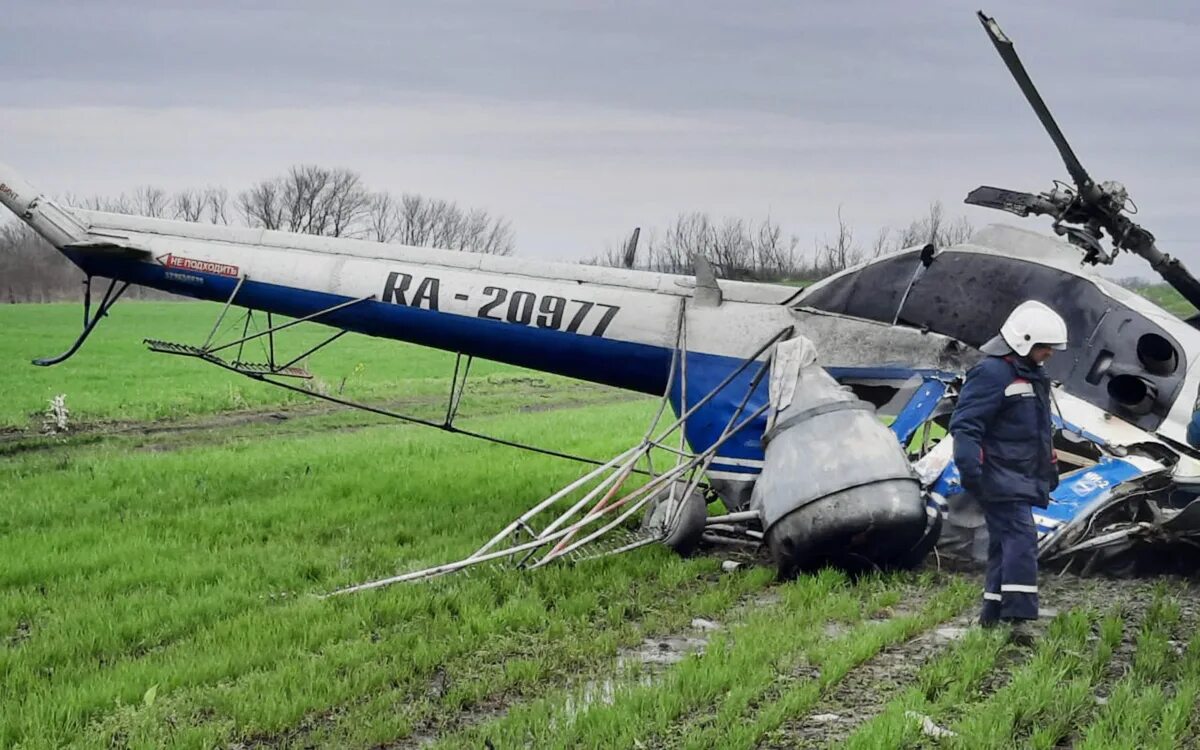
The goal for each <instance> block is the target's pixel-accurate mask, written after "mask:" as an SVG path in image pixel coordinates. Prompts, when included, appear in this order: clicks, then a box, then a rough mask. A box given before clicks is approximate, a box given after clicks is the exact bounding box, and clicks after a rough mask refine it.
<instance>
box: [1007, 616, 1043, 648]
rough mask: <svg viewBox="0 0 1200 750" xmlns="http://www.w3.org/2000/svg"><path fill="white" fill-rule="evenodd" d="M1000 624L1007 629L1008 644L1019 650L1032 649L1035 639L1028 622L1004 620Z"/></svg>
mask: <svg viewBox="0 0 1200 750" xmlns="http://www.w3.org/2000/svg"><path fill="white" fill-rule="evenodd" d="M1002 622H1003V623H1004V625H1005V626H1007V627H1008V642H1009V643H1011V644H1012V645H1014V646H1017V647H1019V648H1033V646H1034V644H1035V643H1036V642H1037V638H1036V637H1035V635H1034V632H1033V624H1032V623H1031V622H1030V621H1029V620H1016V619H1006V620H1003V621H1002Z"/></svg>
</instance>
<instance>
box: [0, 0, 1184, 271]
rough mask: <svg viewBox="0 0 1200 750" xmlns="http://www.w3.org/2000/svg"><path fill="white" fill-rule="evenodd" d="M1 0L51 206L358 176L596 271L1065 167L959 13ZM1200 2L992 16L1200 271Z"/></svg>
mask: <svg viewBox="0 0 1200 750" xmlns="http://www.w3.org/2000/svg"><path fill="white" fill-rule="evenodd" d="M2 5H3V7H4V12H3V23H2V24H0V92H2V94H0V161H6V162H8V163H10V164H12V165H13V166H14V167H16V168H17V169H18V170H20V171H22V172H23V173H24V174H25V176H26V177H27V178H28V179H29V180H30V181H31V182H33V183H34V184H35V185H37V186H39V187H40V188H41V189H43V190H46V191H47V192H51V193H64V192H70V193H73V194H84V195H87V194H93V193H118V192H121V191H123V190H130V189H132V188H134V187H136V186H138V185H144V184H154V185H160V186H163V187H166V188H171V189H175V188H182V187H187V186H203V185H208V184H214V185H224V186H226V187H229V188H230V189H231V190H237V189H240V188H241V187H243V186H245V185H247V184H249V183H250V182H252V181H254V180H257V179H261V178H263V177H267V176H271V175H273V174H276V173H279V172H281V171H283V170H284V169H286V168H287V167H288V166H289V165H291V164H293V163H296V162H315V163H319V164H323V165H328V166H347V167H350V168H353V169H355V170H358V171H359V172H361V173H362V174H363V176H364V177H365V179H366V181H367V183H368V184H369V185H370V186H371V187H374V188H380V189H383V188H386V189H389V190H394V191H414V192H421V193H425V194H428V195H432V196H436V197H444V198H452V199H456V200H459V201H460V202H462V203H464V204H468V205H476V206H481V207H485V208H487V209H489V210H491V211H493V212H495V213H498V214H502V215H504V216H507V217H509V218H510V219H511V220H512V223H513V227H514V229H515V230H516V234H517V244H518V252H519V253H520V254H521V255H524V256H528V257H541V258H561V259H578V258H580V257H583V256H588V255H592V254H595V253H597V252H599V251H600V250H602V249H603V248H604V247H605V246H606V245H607V244H610V243H613V242H615V241H617V240H618V239H619V238H620V237H621V236H622V235H624V234H625V233H626V232H627V231H628V230H629V229H630V228H631V227H633V226H635V225H641V226H643V227H653V226H663V225H665V224H666V223H667V222H668V221H669V220H670V219H671V218H672V217H673V216H674V215H676V214H677V213H679V212H681V211H690V210H703V211H709V212H711V213H713V214H714V215H720V216H724V215H735V216H743V217H747V218H752V217H753V218H758V217H762V216H765V215H767V214H770V215H771V216H772V217H773V218H775V219H777V220H778V221H779V222H780V223H782V224H783V225H784V227H785V229H786V230H788V231H789V232H792V233H795V234H796V235H798V236H799V237H801V239H802V240H803V242H804V243H805V244H806V245H807V244H810V243H811V242H812V239H813V238H814V237H819V236H821V235H823V234H829V233H831V232H832V230H833V227H834V226H835V223H836V212H837V210H838V206H839V205H840V206H842V210H843V213H844V214H845V216H846V217H847V218H848V219H849V220H850V222H851V223H852V224H853V225H854V226H855V228H856V229H857V231H858V234H859V235H860V236H861V237H862V238H863V239H864V241H866V240H868V238H869V237H871V236H872V235H874V233H875V231H876V230H877V228H879V227H881V226H889V225H890V226H896V225H902V224H906V223H907V222H908V221H909V220H910V219H912V218H913V217H915V216H917V215H919V214H921V213H922V212H923V211H924V210H925V208H926V207H927V205H928V204H929V203H930V202H931V201H934V200H941V201H942V202H944V203H945V204H946V206H947V208H949V209H950V210H951V211H952V212H960V211H961V212H962V213H965V214H966V215H968V216H969V217H970V219H971V220H972V221H973V222H974V223H976V224H977V225H982V224H985V223H988V222H991V221H994V220H1001V221H1004V220H1007V219H1006V218H1005V216H1006V215H1004V214H998V213H994V212H988V211H984V210H982V209H969V208H967V207H965V206H961V200H962V198H963V196H964V195H965V194H966V193H967V192H968V191H969V190H970V189H972V188H973V187H975V186H976V185H979V184H993V185H999V186H1005V187H1011V188H1015V189H1026V190H1041V189H1044V188H1046V187H1048V186H1049V184H1050V180H1051V179H1053V178H1066V176H1067V175H1066V172H1065V169H1064V168H1063V166H1062V164H1061V162H1060V161H1059V159H1058V155H1057V153H1056V151H1055V150H1054V148H1053V146H1052V144H1051V143H1050V141H1049V139H1048V138H1047V137H1046V135H1045V134H1044V132H1043V131H1042V130H1041V128H1040V126H1039V124H1038V122H1037V120H1036V119H1035V117H1034V115H1033V113H1032V112H1031V111H1030V110H1029V109H1028V107H1027V105H1026V104H1025V102H1024V99H1023V98H1022V97H1021V94H1020V92H1019V90H1018V89H1017V88H1016V85H1015V84H1014V83H1013V82H1012V80H1011V78H1010V77H1009V75H1008V73H1007V72H1006V71H1005V69H1004V66H1003V63H1002V62H1001V61H1000V59H999V57H998V56H997V55H996V52H995V51H994V49H993V48H992V46H991V44H990V43H989V42H988V40H987V37H986V35H985V34H984V32H983V30H982V28H981V27H980V25H979V23H978V21H977V20H976V18H975V15H974V7H973V6H971V5H967V4H964V3H962V2H954V1H952V0H933V1H930V0H926V1H925V2H921V3H896V2H874V3H860V2H846V1H845V0H838V1H837V2H814V1H812V0H810V1H808V2H796V1H795V0H792V1H787V2H739V3H731V2H727V1H726V2H712V1H710V0H690V1H689V2H671V3H668V2H641V3H636V4H635V3H628V4H618V3H601V2H592V3H570V2H562V1H555V0H541V1H534V2H519V3H517V2H500V1H498V0H492V1H487V0H479V1H470V0H461V1H460V0H438V1H437V2H429V3H422V4H415V3H397V2H382V1H380V2H354V1H352V0H341V1H340V2H335V3H330V2H320V3H316V2H307V1H301V0H292V1H290V2H286V3H285V2H274V3H267V2H250V1H248V0H241V1H240V2H227V1H225V0H209V1H208V2H204V3H196V2H192V1H189V2H186V3H184V2H170V1H165V0H155V1H153V2H150V1H145V2H143V1H141V0H137V1H135V0H105V1H104V2H94V1H91V0H89V1H87V2H84V1H82V0H75V1H67V0H62V1H59V0H38V2H31V3H17V2H16V1H15V0H5V2H4V3H3V4H2ZM1198 8H1200V6H1197V5H1196V4H1195V3H1192V2H1182V1H1179V2H1175V1H1172V2H1157V3H1153V4H1150V3H1130V2H1127V1H1120V2H1118V1H1115V0H1088V1H1087V2H1054V3H1048V2H1045V1H1044V0H1040V1H1038V2H1032V1H1028V2H1027V1H1016V2H1014V1H1013V0H1009V1H1008V2H1005V3H1002V4H1001V3H995V5H994V7H992V8H985V10H988V11H989V12H992V13H994V14H995V15H996V16H997V20H998V21H999V22H1000V23H1001V25H1002V27H1003V28H1004V30H1005V31H1006V32H1007V33H1008V35H1009V36H1010V37H1012V38H1013V40H1014V41H1015V43H1016V45H1017V50H1018V52H1019V53H1020V54H1021V56H1022V58H1023V60H1024V61H1025V64H1026V67H1027V68H1028V69H1029V71H1030V73H1031V75H1032V76H1033V78H1034V80H1035V82H1036V83H1037V84H1038V85H1039V87H1040V89H1041V91H1042V94H1043V96H1044V97H1045V98H1046V100H1047V101H1048V103H1049V104H1050V106H1051V109H1052V110H1053V112H1054V113H1055V115H1056V117H1057V118H1058V120H1059V123H1060V125H1061V126H1062V128H1063V130H1064V131H1065V132H1066V133H1067V136H1068V137H1069V138H1070V140H1071V142H1072V144H1073V146H1074V148H1075V150H1076V152H1077V153H1078V154H1079V156H1080V158H1081V159H1082V161H1083V163H1084V165H1085V166H1086V167H1087V169H1088V170H1089V171H1090V172H1091V174H1092V176H1093V177H1094V178H1096V179H1119V180H1122V181H1123V182H1125V183H1126V185H1127V186H1128V187H1129V189H1130V192H1131V194H1132V195H1133V197H1134V199H1135V200H1136V201H1137V202H1138V204H1139V205H1140V206H1141V215H1140V217H1139V218H1140V220H1141V221H1142V222H1143V223H1144V224H1145V225H1146V226H1147V227H1148V228H1150V229H1151V231H1153V232H1155V233H1156V234H1157V235H1158V237H1159V246H1160V248H1162V249H1164V250H1166V251H1168V252H1172V253H1175V254H1178V255H1180V256H1181V257H1183V258H1184V259H1185V260H1186V261H1188V262H1189V264H1190V265H1191V266H1192V267H1193V269H1197V268H1198V267H1200V242H1197V240H1196V239H1194V238H1193V236H1192V229H1193V227H1194V226H1195V225H1196V219H1197V214H1198V213H1200V209H1198V208H1197V207H1196V206H1197V197H1196V195H1195V194H1194V192H1193V182H1194V178H1195V177H1196V175H1197V167H1198V166H1200V139H1198V138H1197V136H1196V133H1197V131H1198V130H1200V96H1197V92H1200V45H1198V44H1196V42H1195V36H1194V35H1195V34H1196V33H1197V32H1200V28H1198V27H1200V10H1198ZM960 207H961V208H960ZM1011 219H1012V221H1013V222H1021V221H1022V220H1020V219H1017V218H1016V217H1011ZM1024 223H1025V224H1026V225H1027V226H1031V227H1036V228H1040V229H1043V230H1045V229H1046V228H1047V224H1048V222H1047V221H1046V220H1044V219H1042V220H1038V219H1028V220H1024ZM1118 270H1119V271H1120V270H1125V271H1129V272H1132V271H1141V270H1142V267H1141V266H1140V265H1137V264H1129V265H1128V266H1122V267H1121V268H1120V269H1118Z"/></svg>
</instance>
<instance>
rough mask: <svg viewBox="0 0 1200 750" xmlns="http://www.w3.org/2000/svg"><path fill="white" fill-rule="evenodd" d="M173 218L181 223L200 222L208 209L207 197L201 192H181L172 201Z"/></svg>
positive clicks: (188, 190)
mask: <svg viewBox="0 0 1200 750" xmlns="http://www.w3.org/2000/svg"><path fill="white" fill-rule="evenodd" d="M171 206H172V215H173V218H175V219H178V220H179V221H193V222H195V221H200V217H202V216H203V215H204V209H205V208H206V207H207V206H206V203H205V196H204V194H203V193H202V192H200V191H199V190H193V189H187V190H180V191H179V192H178V193H176V194H175V197H174V199H173V200H172V201H171Z"/></svg>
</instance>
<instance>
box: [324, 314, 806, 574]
mask: <svg viewBox="0 0 1200 750" xmlns="http://www.w3.org/2000/svg"><path fill="white" fill-rule="evenodd" d="M791 333H792V328H790V327H789V328H785V329H783V330H781V331H780V332H779V333H777V334H775V335H774V336H772V337H771V338H770V339H768V340H767V341H766V342H765V343H764V344H762V346H760V347H759V348H758V349H757V350H755V352H754V353H753V354H752V355H750V356H749V357H747V358H746V359H745V360H743V361H742V362H741V364H740V365H739V367H737V368H736V369H735V370H733V371H732V372H731V373H729V375H728V376H726V377H725V378H724V379H723V380H722V381H721V382H720V383H719V384H718V385H717V386H716V387H714V388H713V389H712V390H710V391H709V392H708V393H706V394H705V395H704V396H703V397H702V398H700V399H699V400H697V401H696V402H695V403H694V404H688V403H687V400H686V399H687V396H686V394H687V390H686V387H687V386H686V373H687V369H686V362H687V335H686V300H681V303H680V310H679V317H678V322H677V327H676V343H675V348H674V350H673V351H672V358H671V369H670V373H669V375H668V379H667V385H666V387H665V389H664V392H663V394H662V397H661V400H660V404H659V408H658V410H657V412H656V414H655V415H654V418H653V419H652V420H651V422H650V425H649V427H648V429H647V430H646V432H645V433H644V435H643V437H642V439H641V441H640V442H638V443H637V444H636V445H633V446H632V447H630V448H628V449H626V450H625V451H623V452H622V453H620V454H618V455H616V456H614V457H613V458H611V459H609V460H608V461H606V462H603V463H599V462H597V463H598V464H599V465H598V466H596V467H595V468H593V469H592V470H590V471H588V472H587V473H586V474H584V475H583V476H581V477H579V478H578V479H576V480H574V481H573V482H570V483H569V484H567V485H566V486H564V487H562V488H561V489H559V490H558V491H556V492H554V493H553V494H551V495H550V496H548V497H546V498H545V499H543V500H542V501H541V502H539V503H537V504H536V505H535V506H534V507H532V508H530V509H529V510H527V511H526V512H525V513H523V514H521V515H520V516H518V517H517V518H516V519H514V520H513V521H512V522H511V523H509V524H508V525H507V526H505V527H504V528H503V529H501V530H500V531H499V532H498V533H497V534H496V535H495V536H493V537H492V538H491V539H489V540H488V541H487V542H485V543H484V544H483V545H482V546H481V547H480V548H479V549H477V550H476V551H475V552H473V553H472V554H471V555H469V556H467V557H465V558H463V559H461V560H458V561H455V562H449V563H445V564H443V565H437V566H434V567H431V568H426V569H423V570H415V571H412V572H408V573H402V574H399V575H395V576H391V577H388V578H383V579H379V580H375V581H369V582H366V583H360V584H357V585H353V586H348V587H345V588H342V589H338V590H336V591H333V592H331V593H330V594H327V595H326V596H341V595H345V594H352V593H357V592H361V591H368V590H372V589H377V588H383V587H385V586H390V585H393V584H397V583H404V582H413V581H422V580H428V579H431V578H435V577H438V576H442V575H446V574H448V573H453V572H456V571H460V570H464V569H467V568H471V567H475V566H479V565H484V564H491V563H497V562H499V561H502V560H508V561H510V562H511V563H513V564H515V566H516V567H518V568H525V569H529V570H535V569H537V568H540V567H542V566H545V565H548V564H550V563H552V562H554V561H555V560H560V559H563V558H566V559H570V560H581V559H590V558H591V557H603V556H607V555H613V554H618V553H621V552H626V551H629V550H633V549H637V548H639V547H643V546H646V545H649V544H653V543H655V542H660V541H662V540H664V539H665V538H666V537H667V536H668V535H669V533H670V531H671V530H672V529H673V528H674V523H675V522H676V521H677V520H678V519H677V516H678V515H679V511H680V509H681V508H682V507H683V503H684V500H685V498H688V497H689V496H690V495H691V493H692V492H694V491H695V489H696V488H697V487H698V486H699V484H700V482H701V480H702V478H703V475H704V472H705V471H706V470H707V468H708V467H709V465H710V464H711V463H712V462H713V460H714V459H715V458H716V455H717V451H718V450H719V449H720V448H721V447H722V446H723V445H725V443H726V442H728V441H729V440H730V439H731V438H733V437H734V436H735V435H737V434H738V433H739V432H740V431H741V430H742V429H743V428H745V427H746V426H748V425H750V424H751V423H753V422H754V420H756V419H758V418H759V417H761V416H762V415H763V414H765V413H766V411H767V409H768V408H769V404H766V403H764V404H762V405H761V406H759V407H757V408H754V409H753V410H748V409H747V407H748V404H749V402H750V398H751V396H752V394H753V392H754V391H755V389H756V388H757V387H758V386H759V384H760V383H761V382H762V378H763V377H764V375H765V374H766V372H767V371H768V367H769V360H767V361H764V362H762V363H761V364H760V366H759V368H758V370H757V372H756V373H755V374H754V376H753V378H752V379H751V381H750V384H749V386H748V387H747V388H746V393H745V395H744V396H743V398H742V400H741V403H740V404H739V405H738V407H737V409H736V410H735V411H734V413H733V414H732V415H731V416H730V417H729V419H728V421H727V423H726V425H725V427H724V429H723V430H722V431H721V433H720V435H719V436H718V438H717V439H716V440H715V441H714V442H713V443H712V444H711V445H710V446H708V447H707V448H706V449H705V450H703V451H701V452H699V453H695V452H689V451H687V450H686V445H687V443H686V434H685V433H686V426H687V421H688V419H689V417H691V416H692V415H693V414H695V412H696V411H697V410H698V409H700V408H701V407H703V406H704V405H705V404H706V403H708V402H709V401H711V400H712V399H713V398H714V397H715V396H716V395H717V394H718V393H719V392H720V391H722V390H724V389H725V388H726V387H728V385H729V384H730V383H732V382H733V381H734V380H735V379H736V378H737V377H738V375H740V374H741V373H742V372H744V371H745V370H746V369H747V368H748V367H750V365H751V364H752V363H754V362H756V361H757V360H758V358H759V357H761V356H763V355H764V354H765V353H767V352H768V351H769V350H770V349H771V348H772V347H773V346H774V345H775V344H776V343H778V342H779V341H780V340H782V339H784V338H786V337H788V336H790V335H791ZM456 371H457V362H456ZM677 373H678V377H679V379H680V382H679V388H680V392H681V394H682V398H681V402H680V404H681V406H680V411H681V412H682V413H681V414H680V415H679V417H678V418H677V419H675V421H674V422H672V423H671V424H670V425H669V426H668V427H666V428H662V429H660V422H662V421H663V415H664V414H665V412H666V407H667V405H668V403H669V401H670V398H671V394H672V390H673V388H674V386H675V382H676V377H677ZM451 392H452V394H453V393H454V391H453V389H452V391H451ZM676 432H678V433H679V434H680V435H679V437H680V442H679V445H680V448H678V449H674V448H671V447H669V446H667V445H666V442H667V441H668V440H669V439H670V438H671V437H672V435H673V434H674V433H676ZM656 450H662V451H666V452H668V453H670V454H672V455H674V456H675V461H674V465H673V466H671V467H670V468H668V469H666V470H665V471H662V472H658V471H655V470H654V468H653V464H652V463H651V461H650V457H651V453H652V452H654V451H656ZM642 462H645V464H646V465H647V466H648V470H646V471H644V472H640V473H643V474H645V475H646V476H647V477H648V479H647V480H646V481H645V482H644V483H642V484H641V485H640V486H636V487H632V488H629V489H626V488H625V485H626V484H627V483H628V481H629V479H630V477H631V476H632V475H633V474H634V473H635V472H637V471H638V470H637V467H638V465H639V463H642ZM664 493H665V496H664ZM657 498H662V502H665V503H667V506H666V508H665V518H666V521H665V522H664V523H663V524H662V526H661V527H660V528H643V529H642V530H641V531H640V532H634V533H629V532H628V531H624V532H622V533H623V534H624V536H621V537H620V538H619V539H618V540H617V541H616V542H615V546H610V547H607V548H605V549H603V550H601V551H599V552H598V553H596V554H591V555H583V554H581V550H582V549H583V548H584V547H586V546H587V545H592V544H595V543H596V542H597V540H599V539H600V538H601V537H603V536H605V535H608V534H611V533H614V532H616V531H618V530H619V529H620V528H621V527H622V526H623V525H624V524H625V523H626V522H627V521H628V520H629V519H630V518H631V517H632V516H633V515H634V514H635V513H637V512H638V511H640V510H642V509H643V508H645V507H646V506H647V505H648V504H649V503H651V502H653V501H655V500H656V499H657ZM558 506H566V507H565V509H563V510H560V511H559V513H558V515H557V516H555V517H554V518H552V519H550V520H549V521H548V522H546V523H545V524H544V525H543V526H542V530H541V531H540V532H539V531H537V530H535V528H534V526H533V523H534V521H535V519H536V518H538V517H540V516H542V515H544V514H546V513H547V512H548V511H549V510H550V509H551V508H555V507H558ZM756 520H757V513H754V512H747V513H739V514H726V515H724V516H718V517H714V518H713V519H710V520H709V522H708V523H706V528H708V529H712V531H713V532H722V533H724V534H737V533H738V531H739V529H737V528H735V527H734V526H733V525H732V524H736V523H753V522H754V521H756ZM712 536H713V535H712V534H710V533H706V534H705V538H706V539H707V538H709V537H712ZM761 540H762V535H761V533H759V534H755V533H753V532H748V533H746V534H745V536H744V537H743V538H740V539H739V538H736V537H733V536H728V535H724V536H719V537H713V539H712V541H716V542H720V543H734V544H747V545H751V546H758V545H760V544H761Z"/></svg>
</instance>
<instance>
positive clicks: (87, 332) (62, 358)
mask: <svg viewBox="0 0 1200 750" xmlns="http://www.w3.org/2000/svg"><path fill="white" fill-rule="evenodd" d="M93 278H94V277H92V276H88V277H87V278H86V279H84V282H83V285H84V286H83V331H82V332H81V333H80V334H79V337H78V338H76V339H75V343H73V344H71V348H70V349H67V350H66V351H65V352H63V353H62V354H60V355H58V356H57V357H41V358H38V359H35V360H33V364H35V365H37V366H38V367H51V366H53V365H57V364H59V363H62V362H66V361H67V360H68V359H70V358H71V357H73V356H74V355H75V352H77V351H79V348H80V347H81V346H83V343H84V342H85V341H87V340H88V337H89V336H91V335H92V331H94V330H96V326H97V325H99V324H100V320H101V319H102V318H105V317H107V316H108V311H109V310H111V309H112V307H113V305H115V304H117V300H119V299H121V295H122V294H124V293H125V290H126V289H128V288H129V282H128V281H121V282H119V283H120V286H119V287H118V286H117V283H118V280H117V279H109V280H108V289H106V290H105V291H104V297H103V299H101V300H100V306H99V307H98V308H96V315H95V316H94V317H91V319H89V315H90V313H91V310H92V279H93ZM114 289H115V290H116V291H115V292H114V291H113V290H114Z"/></svg>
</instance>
